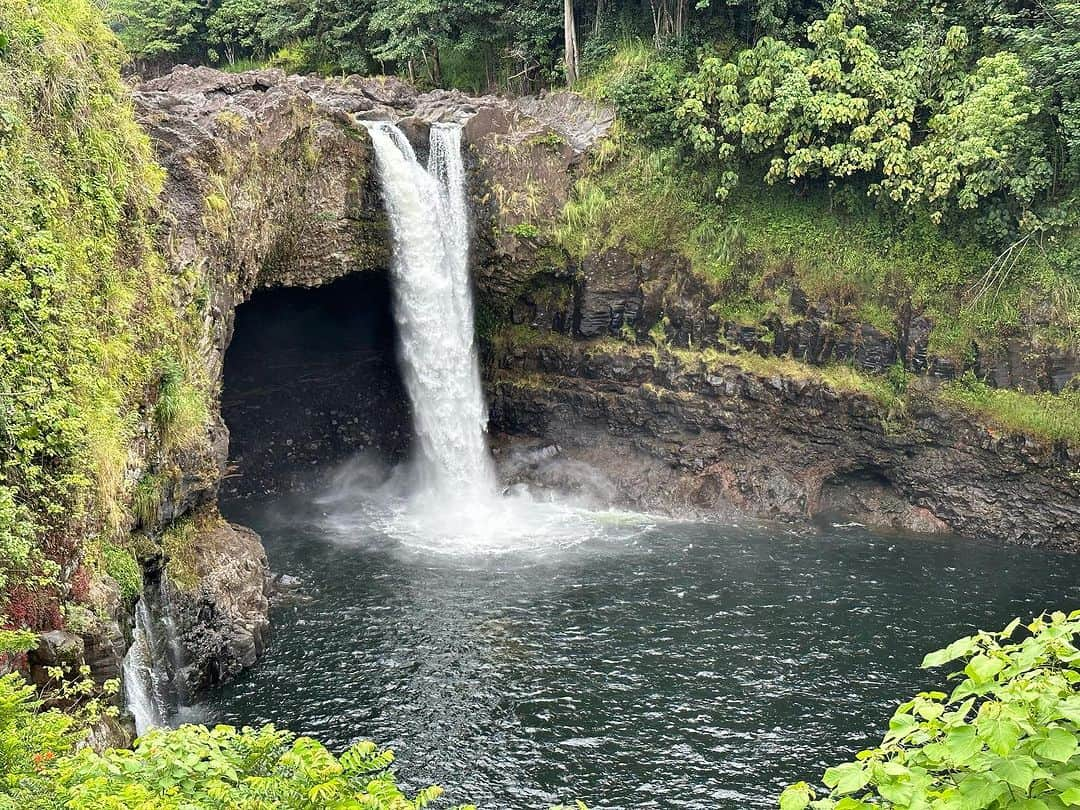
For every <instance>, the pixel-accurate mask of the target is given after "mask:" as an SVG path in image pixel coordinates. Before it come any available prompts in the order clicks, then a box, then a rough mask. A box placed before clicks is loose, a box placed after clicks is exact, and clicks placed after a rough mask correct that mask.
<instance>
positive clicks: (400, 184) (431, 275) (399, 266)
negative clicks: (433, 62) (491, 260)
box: [123, 122, 496, 734]
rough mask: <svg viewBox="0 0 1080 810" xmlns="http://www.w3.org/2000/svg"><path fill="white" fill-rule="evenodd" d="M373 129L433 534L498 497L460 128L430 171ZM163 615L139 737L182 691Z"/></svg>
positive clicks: (138, 689) (145, 651)
mask: <svg viewBox="0 0 1080 810" xmlns="http://www.w3.org/2000/svg"><path fill="white" fill-rule="evenodd" d="M365 127H366V128H367V131H368V134H369V135H370V136H371V140H372V143H373V144H374V147H375V158H376V163H377V167H378V173H379V177H380V180H381V183H382V193H383V199H384V201H385V204H386V210H387V214H388V216H389V219H390V224H391V230H392V233H393V242H394V265H393V290H394V293H393V294H394V317H395V319H396V320H397V323H398V329H399V334H400V346H399V353H400V365H401V371H402V375H403V377H404V380H405V385H406V390H407V391H408V394H409V400H410V402H411V404H412V410H413V423H414V424H413V428H414V430H415V433H416V438H417V443H418V448H417V450H416V452H415V453H414V458H413V463H412V465H411V467H410V470H409V474H410V476H411V478H412V479H413V480H412V481H411V482H410V489H411V490H412V492H413V494H412V497H411V498H410V507H409V509H408V510H406V511H407V515H408V516H409V517H410V518H412V519H413V520H414V522H413V523H412V529H413V530H414V531H417V532H424V531H425V529H426V527H428V526H434V525H436V524H439V523H442V522H443V521H444V520H445V519H446V518H447V514H448V511H449V514H450V515H451V516H453V515H454V514H455V513H456V515H457V517H458V518H462V517H464V516H466V515H468V516H469V517H470V519H472V517H473V515H475V514H476V511H475V510H476V508H477V506H478V505H481V504H488V505H490V504H492V503H494V501H495V498H496V486H495V473H494V468H493V465H492V462H491V457H490V455H489V453H488V449H487V442H486V439H485V430H486V425H487V406H486V404H485V402H484V395H483V390H482V388H481V385H480V368H479V361H478V359H477V354H476V346H475V341H474V332H473V303H472V289H471V282H470V278H469V216H468V207H467V202H466V196H465V167H464V163H463V161H462V156H461V131H462V128H461V126H460V125H458V124H433V125H432V126H431V134H430V141H429V156H428V161H427V167H426V168H425V167H424V166H422V165H421V164H420V162H419V161H418V160H417V157H416V152H415V151H414V150H413V147H412V145H411V144H410V143H409V141H408V139H407V138H406V137H405V135H404V133H402V131H401V130H400V129H398V127H397V126H395V125H394V124H391V123H388V122H372V123H365ZM483 512H484V510H483V509H481V510H480V513H481V514H482V513H483ZM417 519H418V520H417ZM429 521H430V522H429ZM160 590H161V592H162V595H163V596H164V593H165V589H164V588H162V589H160ZM161 601H164V599H162V600H161ZM162 612H163V613H165V614H166V615H165V616H157V615H154V612H153V611H151V609H150V607H149V603H148V601H147V599H146V598H145V596H144V597H143V598H140V600H139V602H138V604H137V606H136V611H135V629H134V632H133V637H132V645H131V648H130V649H129V651H128V653H127V655H126V657H125V659H124V667H123V682H124V699H125V704H126V706H127V709H128V711H129V712H130V713H131V714H132V716H133V717H134V718H135V726H136V731H137V732H138V733H139V734H142V733H144V732H145V731H146V730H147V729H150V728H153V727H155V726H161V725H167V724H168V723H169V721H170V718H172V717H173V716H174V715H175V714H176V712H177V710H178V708H179V704H180V702H181V697H182V692H183V690H182V689H179V688H178V687H177V685H178V684H179V682H180V681H182V680H183V679H182V677H178V676H177V674H176V673H177V671H178V669H179V660H178V659H179V653H180V645H179V643H178V639H177V635H176V630H175V627H174V626H173V622H172V621H171V620H170V618H169V617H168V615H167V614H168V608H167V605H166V607H165V608H164V609H163V610H162Z"/></svg>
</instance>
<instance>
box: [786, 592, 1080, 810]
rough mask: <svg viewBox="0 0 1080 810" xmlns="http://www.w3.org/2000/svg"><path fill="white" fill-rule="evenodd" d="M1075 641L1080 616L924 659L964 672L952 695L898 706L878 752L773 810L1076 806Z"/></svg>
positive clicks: (1079, 722) (1079, 755)
mask: <svg viewBox="0 0 1080 810" xmlns="http://www.w3.org/2000/svg"><path fill="white" fill-rule="evenodd" d="M1078 635H1080V611H1074V612H1073V613H1071V614H1069V615H1066V614H1064V613H1054V614H1052V615H1049V616H1042V617H1040V618H1038V619H1036V620H1035V621H1033V622H1031V623H1030V624H1028V625H1026V626H1025V627H1021V625H1020V621H1019V620H1016V621H1014V622H1012V623H1011V624H1010V625H1009V626H1008V627H1006V628H1005V630H1004V631H1002V632H1000V633H986V632H981V633H978V634H977V635H974V636H970V637H968V638H962V639H960V640H958V641H955V642H953V643H952V644H950V645H949V646H948V647H946V648H945V649H943V650H938V651H937V652H933V653H930V654H929V655H927V656H926V658H925V660H924V661H923V666H924V667H941V666H944V665H946V664H950V665H953V666H958V665H959V664H963V668H962V669H961V670H960V671H958V672H955V673H954V674H953V675H952V678H953V680H954V681H955V686H954V687H953V689H952V691H951V692H950V693H948V694H946V693H944V692H925V693H922V694H919V695H918V696H916V697H915V698H914V699H913V700H910V701H908V702H906V703H904V704H903V705H901V706H900V708H899V709H898V710H897V711H896V714H895V715H893V718H892V720H891V721H890V722H889V731H888V733H887V734H886V735H885V739H884V740H883V741H882V744H881V745H880V746H879V747H878V748H874V749H871V750H868V751H863V752H862V753H860V754H859V755H858V757H857V758H856V760H855V761H854V762H849V763H845V764H843V765H838V766H836V767H834V768H830V769H828V770H827V771H826V772H825V775H824V777H823V781H824V784H825V789H824V790H821V789H817V788H814V787H812V786H810V785H808V784H807V783H805V782H799V783H797V784H795V785H792V786H791V787H789V788H788V789H787V790H785V791H784V793H783V794H782V796H781V798H780V807H781V809H782V810H803V808H806V807H812V808H814V810H860V808H864V809H865V810H870V808H880V807H885V808H893V807H895V808H942V810H944V809H945V808H950V809H951V808H956V810H982V808H1016V809H1017V810H1064V808H1067V807H1070V806H1076V805H1080V686H1078V685H1080V649H1078V647H1077V644H1076V642H1077V636H1078ZM954 662H959V664H957V663H954ZM819 796H820V797H821V798H818V797H819Z"/></svg>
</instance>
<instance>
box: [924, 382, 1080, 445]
mask: <svg viewBox="0 0 1080 810" xmlns="http://www.w3.org/2000/svg"><path fill="white" fill-rule="evenodd" d="M939 396H940V397H941V399H942V400H944V401H945V402H948V403H950V404H952V405H956V406H958V407H960V408H962V409H964V410H966V411H968V412H969V413H972V414H974V415H976V416H978V417H980V418H981V419H982V420H985V421H987V422H989V423H991V424H992V425H995V426H997V427H998V428H1001V429H1003V430H1008V431H1012V432H1017V433H1024V434H1029V435H1033V436H1039V437H1041V438H1043V439H1048V440H1050V441H1057V440H1062V441H1066V442H1069V443H1071V444H1074V445H1080V391H1076V390H1073V391H1064V392H1062V393H1060V394H1048V393H1040V394H1025V393H1022V392H1020V391H1012V390H1009V389H1005V388H991V387H990V386H988V385H986V384H985V383H983V382H981V381H979V380H978V379H976V378H975V377H974V375H965V376H964V377H962V378H961V379H959V380H955V381H953V382H950V383H946V384H945V385H944V386H942V388H941V391H940V394H939Z"/></svg>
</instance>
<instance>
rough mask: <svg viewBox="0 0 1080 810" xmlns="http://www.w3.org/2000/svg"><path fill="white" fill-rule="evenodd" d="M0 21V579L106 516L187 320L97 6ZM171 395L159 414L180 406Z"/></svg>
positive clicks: (19, 3)
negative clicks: (143, 408) (165, 360)
mask: <svg viewBox="0 0 1080 810" xmlns="http://www.w3.org/2000/svg"><path fill="white" fill-rule="evenodd" d="M0 31H3V34H4V47H3V53H2V57H0V99H2V101H0V107H2V112H3V114H2V116H0V119H2V120H3V122H4V125H3V126H2V127H0V441H2V443H3V445H4V447H5V452H4V453H3V455H2V458H0V493H2V494H0V535H2V536H4V537H5V538H7V537H15V538H22V540H21V541H20V543H21V545H20V544H16V543H11V542H8V541H7V540H6V539H5V540H4V541H3V542H0V586H2V585H3V580H4V575H5V574H6V573H8V572H17V573H18V574H19V576H20V577H24V576H34V577H42V576H44V577H46V578H48V577H50V576H53V575H55V573H56V572H57V571H58V570H61V569H62V568H68V567H69V566H70V565H71V564H73V561H75V560H77V559H78V558H79V557H80V555H81V554H82V552H83V549H82V548H81V545H82V540H81V538H83V537H86V536H88V534H91V533H94V532H98V531H100V532H104V533H105V534H112V533H114V532H117V531H119V530H120V529H121V528H122V527H123V524H124V521H125V520H126V516H127V514H128V509H127V503H126V501H127V497H128V495H129V486H128V484H127V483H126V482H125V476H124V473H125V469H126V467H127V465H128V464H129V458H130V454H131V447H132V445H133V442H134V441H135V439H136V436H137V434H138V432H139V429H140V426H139V420H138V418H137V414H138V411H139V407H140V405H141V403H142V402H144V401H145V397H146V393H147V392H148V391H153V390H154V388H155V386H156V385H157V384H158V382H159V377H160V373H161V369H160V358H161V356H162V355H163V354H166V355H169V356H173V357H183V351H184V350H183V347H184V346H185V345H195V343H196V341H195V339H194V338H193V334H194V329H195V328H197V325H196V324H197V319H196V318H195V317H192V319H191V320H190V321H188V320H186V319H185V315H184V311H183V308H178V307H177V306H176V301H177V300H183V297H184V296H186V295H187V294H188V290H187V289H186V288H185V289H181V288H180V286H181V285H182V284H188V283H189V281H190V280H187V281H185V280H184V279H182V278H180V277H179V276H178V277H176V278H174V277H172V276H170V274H169V273H168V272H167V270H166V267H165V263H164V261H163V260H162V258H161V256H160V255H159V254H158V253H157V252H156V250H155V232H154V225H153V221H154V219H155V217H156V216H157V213H156V209H157V208H158V203H157V196H158V193H159V191H160V189H161V185H162V181H163V173H162V171H161V169H160V168H159V167H158V166H157V165H156V163H155V161H154V159H153V153H152V149H151V145H150V142H149V139H148V138H147V137H146V135H145V134H144V133H143V132H142V131H141V130H140V128H139V127H138V125H137V124H136V122H135V118H134V114H133V112H132V108H131V103H130V98H129V89H128V87H127V85H126V84H125V83H124V82H123V81H122V80H121V77H120V66H121V64H122V62H123V59H124V55H123V53H122V51H121V48H120V47H119V45H118V43H117V41H116V39H115V38H114V36H113V35H112V33H111V32H110V31H109V30H108V28H107V27H106V26H105V25H104V23H103V22H102V18H101V12H100V11H99V9H98V8H97V7H96V6H95V5H94V4H92V3H91V2H89V0H42V2H29V0H0ZM185 379H186V382H187V383H188V384H190V385H193V386H197V385H198V384H199V381H197V380H195V379H193V378H191V377H187V378H185ZM181 388H182V386H181ZM174 394H175V395H176V402H177V403H180V407H179V410H178V413H181V414H183V413H184V412H185V411H186V413H187V415H186V416H183V415H182V416H181V417H180V419H179V421H172V422H170V424H179V423H183V422H185V421H186V422H187V423H190V422H191V421H194V419H195V418H196V416H197V414H195V413H194V409H193V408H190V407H189V405H190V403H191V402H193V401H194V400H195V397H194V396H192V395H190V394H187V393H184V392H183V391H181V390H179V389H177V390H176V391H174ZM185 398H187V400H188V404H183V403H182V402H181V401H182V400H184V399H185ZM5 504H8V506H5ZM11 504H15V505H16V506H14V507H11V506H10V505H11ZM46 538H48V543H46V542H45V539H46ZM27 540H29V546H27ZM3 601H4V599H3V595H2V593H0V613H2V612H3V604H2V603H3ZM26 620H27V621H34V619H32V618H31V619H26ZM43 621H44V620H43Z"/></svg>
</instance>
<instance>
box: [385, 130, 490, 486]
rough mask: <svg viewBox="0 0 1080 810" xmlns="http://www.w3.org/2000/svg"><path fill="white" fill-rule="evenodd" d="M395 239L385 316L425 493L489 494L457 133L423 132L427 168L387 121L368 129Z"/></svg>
mask: <svg viewBox="0 0 1080 810" xmlns="http://www.w3.org/2000/svg"><path fill="white" fill-rule="evenodd" d="M368 131H369V133H370V134H371V140H372V143H373V144H374V146H375V159H376V163H377V166H378V170H379V177H380V179H381V181H382V193H383V198H384V200H385V202H386V210H387V214H388V215H389V218H390V225H391V230H392V233H393V242H394V266H393V278H394V315H395V318H396V319H397V323H398V329H399V332H400V337H401V344H400V352H401V360H402V371H403V373H404V377H405V386H406V389H407V390H408V393H409V399H410V400H411V402H412V407H413V421H414V427H415V430H416V436H417V439H418V444H419V447H418V453H417V458H416V462H417V469H418V473H419V475H420V478H421V482H422V485H423V488H424V490H426V491H435V492H440V493H442V494H443V495H447V496H448V495H451V494H453V495H455V496H461V495H466V496H468V495H469V494H471V495H473V496H483V495H490V494H492V493H494V490H495V475H494V471H493V468H492V463H491V458H490V456H489V455H488V450H487V442H486V439H485V431H486V427H487V406H486V404H485V402H484V396H483V390H482V388H481V386H480V366H479V362H478V360H477V356H476V347H475V341H474V337H473V305H472V289H471V286H470V283H469V267H468V258H469V221H468V211H467V207H466V202H465V169H464V166H463V164H462V158H461V127H460V126H458V125H450V124H436V125H433V126H432V128H431V142H430V143H431V147H430V159H429V161H428V168H426V169H425V168H424V167H423V166H422V165H420V163H419V162H418V161H417V159H416V154H415V153H414V151H413V149H412V147H411V146H410V145H409V142H408V140H407V139H406V138H405V136H404V134H402V132H401V130H399V129H398V128H397V127H396V126H394V125H393V124H389V123H385V122H379V123H372V124H369V125H368Z"/></svg>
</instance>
